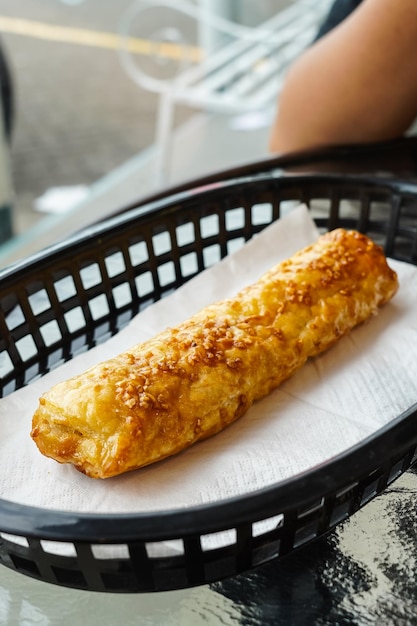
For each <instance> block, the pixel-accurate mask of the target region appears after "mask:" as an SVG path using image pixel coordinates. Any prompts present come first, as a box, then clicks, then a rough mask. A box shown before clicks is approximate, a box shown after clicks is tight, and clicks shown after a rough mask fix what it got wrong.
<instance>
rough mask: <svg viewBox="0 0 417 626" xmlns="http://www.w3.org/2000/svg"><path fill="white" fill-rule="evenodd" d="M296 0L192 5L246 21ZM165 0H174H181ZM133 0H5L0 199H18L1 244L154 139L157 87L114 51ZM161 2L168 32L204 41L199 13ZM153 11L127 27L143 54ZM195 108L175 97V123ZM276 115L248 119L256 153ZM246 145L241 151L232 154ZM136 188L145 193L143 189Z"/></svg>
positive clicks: (180, 39)
mask: <svg viewBox="0 0 417 626" xmlns="http://www.w3.org/2000/svg"><path fill="white" fill-rule="evenodd" d="M292 2H293V0H257V2H253V0H192V4H193V5H194V6H195V7H196V8H201V7H202V6H203V7H204V8H205V9H208V10H210V11H214V12H215V13H216V14H217V15H221V16H223V17H225V18H227V19H229V20H233V21H234V22H236V23H238V24H243V25H245V26H250V27H252V26H256V25H258V24H260V23H262V22H263V21H264V20H267V19H269V18H270V17H271V16H273V15H275V14H277V13H278V12H279V11H281V9H283V8H285V7H287V6H289V5H291V4H292ZM157 4H162V5H163V4H164V3H163V2H162V3H157ZM166 4H171V5H175V0H170V2H169V3H166ZM179 4H180V2H179ZM134 5H135V2H134V1H132V0H2V2H1V5H0V46H1V57H0V72H1V79H0V80H1V83H0V84H1V93H2V102H1V105H2V109H3V136H4V141H3V145H2V149H1V150H0V161H1V162H0V170H2V171H3V174H0V175H2V176H3V179H5V178H7V176H8V173H7V168H8V169H9V173H10V176H9V180H3V182H1V181H0V183H1V184H0V186H1V187H2V188H3V190H4V189H6V190H7V191H6V192H4V191H3V196H4V195H6V196H8V198H7V197H6V198H4V197H3V198H0V206H1V205H3V206H6V207H9V206H11V207H12V211H11V213H12V223H11V224H8V223H7V220H6V219H5V215H3V218H2V216H1V215H0V244H1V242H5V241H7V240H8V238H9V237H10V235H11V234H12V233H11V229H13V234H14V235H21V234H22V233H25V232H28V231H30V229H31V228H32V227H33V226H34V225H36V224H37V223H38V222H39V221H40V220H41V219H43V218H44V217H45V214H46V213H50V212H52V213H53V212H55V211H61V210H65V206H66V204H67V205H68V206H71V204H74V203H76V202H77V201H80V200H82V198H84V197H85V194H88V193H89V189H90V186H91V185H92V184H95V183H96V182H97V181H100V180H103V179H105V180H106V177H108V176H109V175H110V176H111V175H112V173H114V172H117V171H118V170H119V168H120V167H123V166H124V165H125V164H126V163H132V160H133V161H134V160H135V159H137V158H138V155H143V154H144V153H146V150H148V149H149V148H150V147H151V146H152V144H153V142H154V138H155V123H156V114H157V105H158V95H157V94H155V93H152V92H151V91H149V90H147V89H143V88H141V87H140V86H138V84H136V83H135V82H134V80H132V78H131V77H130V76H129V75H128V73H127V72H126V69H125V68H124V67H123V64H122V63H121V59H120V55H119V52H118V50H119V47H120V40H119V33H120V30H121V28H122V24H123V19H125V16H126V12H127V11H129V10H131V9H132V7H133V6H134ZM161 10H165V11H168V12H169V11H170V10H171V13H172V15H169V16H168V20H167V18H165V22H167V21H168V23H169V24H170V33H168V36H172V37H171V38H172V40H173V41H174V43H176V44H178V45H179V46H181V45H183V44H184V42H186V45H187V46H189V47H190V49H192V50H193V51H194V52H195V54H198V51H199V50H200V48H201V46H202V45H206V44H207V41H203V39H204V33H202V32H201V30H199V28H198V24H196V20H195V19H192V18H190V17H187V16H186V15H184V14H181V13H179V14H177V15H176V16H174V13H173V12H172V6H171V8H170V7H169V6H166V7H165V8H164V9H159V12H160V11H161ZM159 16H160V14H159ZM152 19H153V18H151V19H150V21H149V20H148V21H147V22H146V20H143V21H142V22H140V21H139V22H138V24H136V25H135V29H132V30H131V32H130V35H132V36H133V37H135V39H136V41H137V44H138V47H137V49H136V51H135V54H137V55H138V57H140V56H141V57H142V58H143V59H144V60H145V61H146V57H147V56H149V49H148V48H147V47H146V43H149V39H150V38H151V37H152V36H153V35H154V31H155V29H157V23H156V22H155V24H153V23H152ZM155 19H156V18H155ZM206 34H207V33H206ZM176 38H177V39H176ZM209 45H211V46H215V45H216V43H215V42H214V43H213V42H210V43H209ZM165 57H166V58H165V62H168V61H169V62H174V61H175V58H174V57H175V54H174V55H173V53H172V51H171V52H170V51H169V49H168V50H167V51H166V53H165ZM161 67H162V64H161ZM195 114H196V111H195V109H191V108H189V107H187V106H178V107H176V109H175V119H174V124H173V125H174V127H175V128H178V127H181V126H182V125H183V124H185V123H186V122H188V121H189V120H190V119H191V118H192V117H193V116H194V115H195ZM269 115H270V112H269ZM270 120H271V117H267V116H264V118H263V119H262V117H261V118H259V116H258V119H257V121H256V122H255V123H252V125H250V128H249V127H248V128H247V129H246V130H251V131H256V130H259V129H263V130H262V133H263V134H261V135H259V137H258V136H256V135H255V136H254V137H253V138H252V145H255V146H256V149H255V151H254V153H253V154H254V158H255V157H256V158H257V157H258V156H259V155H262V154H265V155H267V145H266V136H267V129H266V127H267V126H268V124H269V122H270ZM251 150H252V149H251ZM250 155H251V153H249V154H248V155H244V154H243V155H242V154H236V159H237V161H239V159H244V158H245V157H246V156H247V157H248V158H250ZM5 172H6V174H5ZM138 184H139V185H140V183H138ZM134 193H137V195H138V196H140V195H141V189H140V188H138V189H137V190H136V191H135V192H134ZM115 208H119V207H115ZM0 247H1V245H0Z"/></svg>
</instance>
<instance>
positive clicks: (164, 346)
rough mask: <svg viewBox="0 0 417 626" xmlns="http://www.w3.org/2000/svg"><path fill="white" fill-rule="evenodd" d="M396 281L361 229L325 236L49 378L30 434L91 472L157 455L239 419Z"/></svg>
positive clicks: (105, 472) (383, 298)
mask: <svg viewBox="0 0 417 626" xmlns="http://www.w3.org/2000/svg"><path fill="white" fill-rule="evenodd" d="M397 287H398V283H397V276H396V274H395V272H394V271H392V270H391V269H390V268H389V266H388V265H387V262H386V259H385V257H384V254H383V251H382V249H381V248H380V247H379V246H377V245H376V244H375V243H373V242H372V241H371V240H370V239H369V238H367V237H366V236H364V235H362V234H360V233H358V232H356V231H345V230H343V229H337V230H334V231H332V232H330V233H326V234H325V235H323V236H321V237H320V238H319V239H318V240H317V242H316V243H314V244H313V245H311V246H309V247H307V248H305V249H304V250H302V251H300V252H298V253H297V254H295V255H294V256H292V257H291V258H290V259H288V260H286V261H284V262H282V263H279V264H278V265H277V266H276V267H274V268H273V269H271V270H270V271H268V272H267V273H266V274H265V275H264V276H262V277H261V278H260V279H259V280H258V281H257V282H256V283H255V284H253V285H251V286H249V287H247V288H245V289H243V290H242V291H240V293H238V294H237V295H236V297H234V298H230V299H225V300H223V301H221V302H218V303H217V304H213V305H211V306H208V307H206V308H204V309H203V310H201V311H200V312H199V313H197V314H196V315H194V316H193V317H191V318H190V319H189V320H188V321H185V322H184V323H181V324H179V325H178V326H176V327H174V328H168V329H167V330H165V331H164V332H162V333H160V334H158V335H157V336H156V337H154V338H153V339H150V340H149V341H146V342H144V343H142V344H139V345H136V346H134V347H132V348H131V349H130V350H128V351H127V352H124V353H123V354H120V355H119V356H116V357H115V358H113V359H111V360H108V361H105V362H103V363H99V364H98V365H96V366H94V367H92V368H90V369H89V370H88V371H86V372H85V373H83V374H81V375H78V376H75V377H73V378H71V379H70V380H67V381H65V382H62V383H59V384H57V385H55V386H54V387H53V388H52V389H51V390H50V391H49V392H47V393H45V394H44V395H43V396H42V398H41V399H40V404H39V407H38V409H37V411H36V413H35V415H34V417H33V428H32V432H31V436H32V437H33V439H34V440H35V442H36V444H37V446H38V448H39V450H40V451H41V452H42V453H43V454H44V455H46V456H48V457H52V458H53V459H56V460H57V461H59V462H61V463H72V464H73V465H74V466H75V467H76V468H77V469H78V470H80V471H81V472H84V473H85V474H87V475H88V476H91V477H94V478H107V477H110V476H115V475H118V474H122V473H123V472H127V471H130V470H134V469H137V468H139V467H143V466H145V465H148V464H150V463H153V462H155V461H158V460H160V459H164V458H166V457H168V456H170V455H173V454H175V453H177V452H179V451H180V450H183V449H184V448H186V447H187V446H190V445H191V444H193V443H195V442H196V441H198V440H201V439H203V438H206V437H209V436H211V435H214V434H215V433H217V432H219V431H221V430H222V429H223V428H225V427H226V426H227V425H229V424H231V423H232V422H234V421H235V420H236V419H238V418H239V417H241V416H242V415H243V414H244V413H245V411H246V410H247V409H248V408H249V407H250V406H251V405H252V404H253V402H255V401H256V400H258V399H260V398H262V396H265V395H266V394H268V393H269V392H271V391H272V390H273V389H274V388H276V387H277V386H278V385H279V384H280V383H282V382H283V381H284V380H285V379H287V378H288V377H289V376H291V375H292V374H293V373H294V372H295V371H296V370H297V369H298V368H300V367H301V366H302V365H303V364H304V363H305V362H306V360H307V359H308V358H309V357H313V356H315V355H317V354H319V353H320V352H323V351H324V350H326V349H327V348H328V347H329V346H331V345H332V344H333V343H334V342H335V341H336V340H338V339H339V338H340V337H342V336H343V335H345V334H346V333H347V332H348V331H350V330H351V329H352V328H353V327H354V326H356V325H357V324H360V323H361V322H363V321H365V320H366V319H367V318H369V317H370V316H371V315H373V314H374V313H375V312H376V311H377V309H378V307H379V306H381V305H383V304H384V303H385V302H387V301H388V300H389V299H390V298H391V297H392V296H393V295H394V293H395V292H396V290H397Z"/></svg>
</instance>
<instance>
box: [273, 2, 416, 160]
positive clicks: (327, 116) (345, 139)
mask: <svg viewBox="0 0 417 626" xmlns="http://www.w3.org/2000/svg"><path fill="white" fill-rule="evenodd" d="M416 116H417V0H364V2H363V4H361V5H360V6H359V7H358V8H357V9H356V11H354V12H353V13H352V14H351V15H350V16H349V17H348V18H347V19H346V20H345V21H344V22H343V23H342V24H340V25H339V26H338V27H337V28H335V29H334V30H333V31H331V32H330V33H329V34H328V35H326V36H325V37H324V38H323V39H322V40H320V41H318V42H317V43H316V44H315V45H313V46H312V47H311V48H310V49H309V50H308V51H307V52H305V53H304V54H303V55H302V57H300V59H299V60H298V61H296V62H295V64H294V65H293V67H292V68H291V69H290V71H289V73H288V76H287V79H286V83H285V85H284V89H283V91H282V93H281V95H280V97H279V102H278V112H277V116H276V119H275V123H274V126H273V129H272V133H271V137H270V149H271V151H273V152H286V151H293V150H300V149H304V148H311V147H318V146H323V145H334V144H343V143H358V142H366V141H380V140H381V141H382V140H386V139H392V138H394V137H398V136H401V135H402V134H404V132H405V131H406V130H407V129H408V128H409V127H410V125H411V124H412V122H413V120H414V119H415V117H416Z"/></svg>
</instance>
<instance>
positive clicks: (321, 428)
mask: <svg viewBox="0 0 417 626" xmlns="http://www.w3.org/2000/svg"><path fill="white" fill-rule="evenodd" d="M317 236H318V232H317V230H316V227H315V225H314V223H313V221H312V220H311V218H310V215H309V212H308V210H307V209H306V208H305V207H302V206H301V207H299V208H297V209H294V210H292V211H291V212H290V213H289V215H287V216H286V217H285V218H283V219H281V220H279V221H277V222H275V223H274V224H272V225H270V226H268V227H267V228H266V229H265V230H264V231H262V233H260V234H259V235H257V236H256V237H255V238H254V239H252V240H251V241H250V242H249V243H247V244H246V245H245V246H244V247H243V248H241V249H240V250H238V251H237V252H235V253H234V254H232V255H230V256H229V257H227V258H226V259H224V260H223V261H221V262H220V263H218V264H217V265H215V266H213V267H212V268H210V269H208V270H206V271H205V272H203V273H202V274H200V275H199V276H197V277H196V278H194V279H193V280H192V281H190V282H189V283H187V284H186V285H184V286H183V287H182V288H181V289H179V290H177V291H176V292H175V293H174V294H173V295H172V296H170V297H169V298H166V299H164V300H161V301H160V302H158V303H156V304H155V305H153V306H151V307H149V308H148V309H146V310H145V311H144V312H142V313H141V314H139V315H138V316H137V317H136V318H135V319H134V320H132V322H131V323H130V324H129V326H128V327H127V328H126V329H124V330H123V331H121V332H120V333H119V334H118V335H117V336H116V337H114V338H112V339H110V340H109V341H108V342H106V343H105V344H103V345H101V346H98V347H97V348H95V349H93V350H91V351H90V352H89V353H86V354H82V355H80V356H78V357H76V358H74V359H73V360H72V361H70V362H68V363H66V364H65V365H63V366H62V367H60V368H59V369H57V370H55V371H53V372H51V373H50V374H48V375H47V376H45V377H44V378H42V379H40V380H39V381H37V382H35V383H33V384H31V385H29V386H28V387H25V388H23V389H21V390H19V391H17V392H15V393H14V394H12V395H10V396H8V397H6V398H4V399H2V400H1V403H0V436H1V441H2V444H1V455H0V497H2V498H4V499H7V500H11V501H14V502H18V503H22V504H23V503H24V504H30V505H34V506H40V507H47V508H49V509H59V510H67V511H77V512H93V513H110V512H111V513H122V512H145V511H159V510H169V509H177V508H182V507H191V506H194V505H200V504H207V503H210V502H217V501H220V500H224V499H227V498H229V497H234V496H239V495H242V494H247V493H250V492H253V491H254V490H257V489H260V488H263V487H266V486H269V485H272V484H275V483H278V482H280V481H282V480H283V479H287V478H290V477H292V476H294V475H296V474H298V473H299V472H302V471H305V470H308V469H309V468H313V467H314V466H316V465H318V464H320V463H322V462H323V461H326V460H328V459H329V458H331V457H334V456H335V455H337V454H339V453H340V452H342V451H344V450H346V449H347V448H349V447H350V446H352V445H354V444H356V443H358V442H359V441H361V440H362V439H363V438H365V437H367V436H368V435H370V434H371V433H373V432H375V431H376V430H377V429H378V428H380V427H381V426H383V425H384V424H386V423H387V422H388V421H389V420H391V419H393V418H394V417H396V416H397V415H398V414H399V413H401V412H402V411H403V410H405V409H407V408H408V407H409V406H411V405H412V404H413V403H414V402H415V401H416V399H417V359H416V358H415V355H416V354H417V332H416V331H417V328H416V327H417V318H416V315H415V311H416V310H417V268H415V267H414V266H412V265H409V264H405V263H399V262H396V261H390V264H391V266H392V267H393V268H394V269H395V270H396V271H397V272H398V275H399V279H400V290H399V292H398V294H397V295H396V296H395V298H394V299H393V300H392V301H391V302H390V303H389V304H387V305H386V306H385V307H384V308H383V309H382V310H381V311H380V313H379V314H378V316H376V317H374V318H373V319H372V320H370V321H369V322H367V323H366V324H364V325H362V326H361V327H358V328H356V329H355V330H354V331H353V332H352V333H351V334H350V335H349V336H348V337H345V338H343V339H342V340H341V341H340V342H339V343H338V344H336V345H335V346H334V347H332V348H331V349H330V350H329V351H328V352H327V353H325V354H323V355H321V356H320V357H318V358H315V359H313V360H311V361H310V362H309V363H307V364H306V365H305V366H304V367H303V368H302V369H301V370H299V371H298V372H297V373H296V374H295V375H294V376H293V378H291V379H290V380H289V381H287V382H286V383H284V384H283V385H282V386H281V387H280V388H279V389H278V390H276V391H274V392H273V393H272V394H271V395H269V396H268V397H266V398H264V399H263V400H261V401H260V402H258V403H256V404H255V405H254V406H253V407H252V408H251V409H250V410H249V411H248V412H247V413H246V415H244V416H243V417H242V418H241V419H240V420H238V421H237V422H236V423H234V424H233V425H232V426H230V427H229V428H227V429H226V430H224V431H223V432H221V433H219V434H218V435H216V436H215V437H213V438H211V439H209V440H206V441H204V442H201V443H198V444H195V445H194V446H192V447H191V448H188V449H187V450H186V451H184V452H182V453H180V454H178V455H176V456H174V457H171V458H170V459H167V460H165V461H162V462H160V463H157V464H154V465H152V466H149V467H146V468H144V469H141V470H138V471H135V472H131V473H128V474H125V475H123V476H120V477H116V478H112V479H107V480H94V479H91V478H88V477H86V476H84V475H82V474H80V473H79V472H77V471H76V470H75V469H74V468H73V467H72V466H69V465H60V464H58V463H56V462H55V461H53V460H51V459H47V458H45V457H43V456H42V455H41V454H40V453H39V451H38V449H37V448H36V446H35V444H34V443H33V441H32V440H31V438H30V436H29V433H30V428H31V418H32V414H33V412H34V410H35V409H36V406H37V404H38V398H39V396H40V395H41V393H42V392H43V391H45V390H47V389H49V388H50V387H51V386H52V385H53V384H54V383H55V382H57V381H58V380H62V379H66V378H68V377H69V376H71V375H73V374H76V373H78V372H81V371H83V370H84V369H86V368H87V367H89V366H91V365H93V364H94V363H96V362H98V361H101V360H104V359H107V358H109V357H110V356H113V355H114V354H117V353H119V352H121V351H123V350H125V349H128V348H129V347H131V345H133V344H134V343H138V342H140V341H142V340H145V339H147V338H148V337H150V336H152V335H154V334H155V333H157V332H158V331H160V330H162V329H163V328H165V327H166V326H173V325H175V324H176V323H178V322H180V321H181V320H183V319H186V318H187V317H189V316H190V315H192V314H193V313H194V312H196V311H197V310H199V309H200V308H202V307H204V306H205V305H207V304H210V303H211V302H214V301H216V300H219V299H221V298H223V297H228V296H230V295H233V294H235V293H236V292H237V291H238V290H239V289H240V288H242V287H243V286H245V285H247V284H250V283H251V282H254V281H255V280H257V279H258V278H259V276H260V275H261V274H262V273H264V272H265V271H266V270H268V269H269V268H270V267H272V266H273V265H274V264H275V263H277V262H279V261H280V260H282V259H283V258H286V257H288V256H290V255H292V254H293V253H294V252H295V251H296V250H298V249H300V248H303V247H304V246H306V245H308V244H310V243H311V242H313V241H314V240H315V239H316V238H317Z"/></svg>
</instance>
